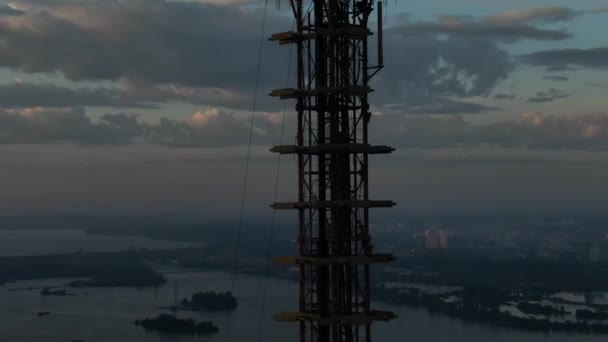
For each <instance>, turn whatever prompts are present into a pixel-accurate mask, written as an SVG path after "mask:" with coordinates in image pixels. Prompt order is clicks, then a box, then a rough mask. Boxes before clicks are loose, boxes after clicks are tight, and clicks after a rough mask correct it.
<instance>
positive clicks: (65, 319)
mask: <svg viewBox="0 0 608 342" xmlns="http://www.w3.org/2000/svg"><path fill="white" fill-rule="evenodd" d="M47 232H48V231H47ZM55 233H56V235H53V238H52V239H50V240H46V241H44V239H40V240H38V241H37V247H36V248H37V249H36V251H38V252H39V253H42V252H49V253H50V252H54V253H56V252H69V251H73V250H77V249H78V248H83V249H84V248H85V245H83V241H88V242H87V245H86V248H89V249H91V250H97V251H99V250H117V248H118V247H119V246H120V248H127V247H130V246H133V247H153V246H155V247H156V248H161V247H167V248H172V247H176V246H183V244H177V245H176V244H175V243H169V242H162V241H152V240H148V239H137V240H133V239H132V238H123V237H103V238H101V240H98V239H100V237H98V236H86V234H84V233H83V232H80V233H74V231H71V232H68V231H61V232H55ZM28 234H31V236H30V238H32V239H36V238H37V237H40V235H39V234H40V231H30V232H27V231H24V232H20V234H18V235H19V239H18V241H19V243H24V242H23V241H25V243H30V242H29V240H28V239H24V237H25V236H26V235H28ZM62 234H68V235H69V234H77V235H78V234H84V237H83V235H78V236H80V238H79V239H74V240H72V241H76V243H75V244H74V245H70V244H69V243H66V242H65V240H64V241H63V243H62V244H60V245H56V244H54V242H56V241H58V240H59V239H60V236H61V235H62ZM8 236H11V235H10V234H9V235H6V234H4V232H3V231H0V239H1V240H0V241H2V242H1V243H0V247H2V248H3V247H4V246H12V247H11V248H12V250H15V251H17V252H18V253H19V251H25V250H27V251H29V250H30V247H24V249H19V248H18V246H16V245H15V244H16V243H17V242H16V241H17V240H15V241H13V243H11V242H10V241H7V240H5V239H7V237H8ZM89 239H90V240H89ZM108 239H109V240H108ZM49 241H50V242H49ZM100 241H105V242H104V243H100ZM108 241H111V242H112V243H110V244H109V245H107V246H106V247H107V249H105V247H104V244H105V243H106V242H108ZM2 254H4V255H6V250H2ZM167 278H168V279H169V282H168V283H167V284H166V285H165V286H162V287H159V288H156V289H154V288H149V289H133V288H103V289H74V290H73V292H74V293H75V294H76V296H73V297H69V296H68V297H53V296H49V297H43V296H41V295H40V294H39V291H18V292H9V291H6V289H7V288H12V287H29V286H32V287H39V286H47V285H56V284H58V285H60V284H63V283H65V280H62V279H47V280H43V281H22V282H18V283H13V284H7V285H6V286H5V287H4V288H2V287H0V340H2V341H11V342H40V341H44V342H69V341H72V340H79V339H82V340H83V341H84V342H108V341H111V342H144V341H145V342H169V341H171V342H186V341H189V342H198V341H209V342H220V341H222V342H225V341H226V338H225V336H224V334H225V333H226V332H229V339H228V341H233V342H237V341H238V342H247V341H252V342H257V341H258V339H257V336H258V334H259V332H260V329H259V328H260V311H261V310H260V308H261V294H262V288H263V286H264V279H262V278H260V277H250V276H238V277H237V278H236V287H235V291H234V292H235V295H236V296H237V298H238V300H239V307H238V309H237V310H235V311H234V312H232V313H230V314H225V313H205V312H196V313H192V312H180V313H179V314H180V316H182V317H193V318H196V319H197V320H211V321H214V322H216V323H217V324H218V325H219V326H220V329H221V331H220V334H218V335H214V336H209V337H198V338H197V337H189V336H184V337H175V336H166V335H162V334H158V333H154V332H146V331H144V330H143V329H141V328H139V327H136V326H135V325H133V323H132V322H133V321H134V320H136V319H142V318H146V317H154V316H156V315H158V314H159V313H161V312H162V311H161V310H160V309H159V307H161V306H166V305H171V304H172V303H173V301H174V284H175V282H176V281H177V284H178V286H177V288H178V295H179V298H182V297H188V296H190V295H191V294H192V293H193V292H197V291H208V290H225V289H228V288H229V284H230V282H231V276H230V275H229V274H227V273H216V272H194V273H179V274H168V275H167ZM267 286H268V287H267V289H268V299H267V301H266V309H267V310H266V312H265V314H264V316H263V326H264V329H263V331H264V334H263V338H262V341H264V342H271V341H296V339H297V327H296V325H293V324H289V323H278V322H274V321H272V319H271V315H272V313H274V312H278V311H282V310H293V309H294V307H295V303H296V295H297V293H296V285H295V284H294V283H292V282H289V281H283V280H276V279H270V280H268V282H267ZM374 306H375V308H377V309H383V310H391V311H394V312H396V313H397V314H398V315H399V318H398V319H397V320H394V321H392V322H389V323H377V324H375V325H374V326H373V327H374V328H373V329H374V337H375V338H374V340H375V341H389V340H390V341H403V342H406V341H407V342H411V341H416V342H426V341H428V342H431V341H432V342H460V341H462V342H465V341H466V342H487V341H493V342H515V341H517V342H537V341H551V342H591V341H597V342H599V341H604V340H605V336H604V337H601V336H589V335H568V334H550V335H547V334H544V333H530V332H521V331H514V330H511V329H505V328H496V327H489V326H485V325H481V324H474V323H466V322H462V321H460V320H458V319H452V318H448V317H445V316H442V315H431V314H429V313H428V312H426V311H425V310H424V309H410V308H405V307H395V306H390V305H383V304H379V303H376V305H374ZM40 311H48V312H50V313H51V314H50V316H47V317H38V316H37V312H40ZM227 327H229V329H227Z"/></svg>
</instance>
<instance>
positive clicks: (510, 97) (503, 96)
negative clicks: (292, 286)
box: [492, 93, 516, 100]
mask: <svg viewBox="0 0 608 342" xmlns="http://www.w3.org/2000/svg"><path fill="white" fill-rule="evenodd" d="M492 98H493V99H494V100H515V98H516V96H515V94H504V93H498V94H495V95H494V96H492Z"/></svg>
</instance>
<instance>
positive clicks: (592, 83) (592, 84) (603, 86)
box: [586, 82, 608, 88]
mask: <svg viewBox="0 0 608 342" xmlns="http://www.w3.org/2000/svg"><path fill="white" fill-rule="evenodd" d="M586 85H587V86H588V87H593V88H608V83H597V82H591V83H587V84H586Z"/></svg>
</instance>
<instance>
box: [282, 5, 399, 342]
mask: <svg viewBox="0 0 608 342" xmlns="http://www.w3.org/2000/svg"><path fill="white" fill-rule="evenodd" d="M290 1H291V9H292V11H293V14H294V16H295V19H296V31H295V32H293V31H291V32H283V33H277V34H274V35H272V37H271V40H273V41H277V42H279V43H280V44H295V45H296V48H297V69H296V70H297V86H296V87H295V88H288V89H278V90H275V91H273V92H272V94H271V95H272V96H277V97H280V98H281V99H295V100H296V103H297V104H296V110H297V119H298V120H297V121H298V124H297V125H298V131H297V138H296V144H295V145H284V146H275V147H274V148H272V151H273V152H276V153H281V154H294V155H296V156H297V160H298V194H299V195H298V200H297V202H290V203H275V204H273V207H274V208H275V209H295V210H297V211H298V214H299V236H298V242H299V251H300V255H299V256H296V257H284V258H277V261H278V262H280V263H283V264H291V265H298V267H299V270H300V287H299V292H300V297H299V311H298V312H283V313H280V314H277V315H275V319H277V320H280V321H293V322H299V324H300V341H301V342H358V341H366V342H369V341H371V326H370V325H371V323H372V322H374V321H377V320H381V321H387V320H390V319H392V318H394V317H395V315H394V314H392V313H390V312H381V311H375V310H372V309H371V308H370V264H372V263H374V262H387V261H391V260H393V259H394V258H393V257H392V256H391V255H388V254H373V253H372V244H371V238H370V232H369V209H370V208H374V207H391V206H393V205H394V203H393V202H392V201H374V200H370V198H369V182H368V164H369V155H370V154H382V153H391V152H392V151H393V150H394V149H393V148H391V147H389V146H372V145H370V144H369V137H368V124H369V122H370V119H371V113H370V106H369V102H368V94H369V93H370V92H371V91H372V90H371V88H370V87H369V85H368V83H369V80H370V78H371V77H373V75H375V74H376V73H377V72H378V71H379V70H380V69H382V67H383V65H382V63H383V61H382V7H381V3H378V4H377V7H378V8H377V13H378V31H377V32H378V34H377V36H378V64H377V65H374V66H371V65H370V63H369V58H368V38H369V36H371V35H372V32H371V30H370V29H369V28H368V25H369V17H370V14H371V13H372V12H373V10H374V8H373V7H374V2H373V1H370V0H363V1H358V0H310V1H311V2H310V4H308V3H307V4H306V5H305V4H304V3H303V2H304V0H290ZM305 7H306V8H305Z"/></svg>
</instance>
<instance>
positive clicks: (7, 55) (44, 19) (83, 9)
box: [0, 0, 291, 89]
mask: <svg viewBox="0 0 608 342" xmlns="http://www.w3.org/2000/svg"><path fill="white" fill-rule="evenodd" d="M15 3H16V4H17V5H20V6H22V7H23V8H25V9H26V10H25V11H26V13H25V14H24V15H22V16H20V17H19V18H16V19H12V18H5V19H0V40H1V41H2V42H3V44H1V45H0V66H4V67H9V68H13V69H19V70H22V71H24V72H54V71H60V72H61V73H63V74H64V75H65V76H66V77H67V78H68V79H70V80H73V81H81V80H108V79H109V80H119V79H128V80H129V81H130V82H133V83H135V84H171V83H175V84H180V85H184V86H192V87H222V88H232V89H247V88H251V84H250V83H248V82H245V81H244V80H253V79H254V74H255V66H256V62H257V61H256V58H252V57H251V56H255V53H256V51H257V49H258V42H259V39H260V25H261V15H262V13H261V10H257V9H256V8H257V7H255V6H254V7H252V6H242V7H239V6H228V5H216V4H209V3H200V2H181V1H166V0H132V1H108V0H93V1H89V0H80V1H78V0H71V1H43V0H17V1H15ZM290 28H291V22H290V20H289V19H288V18H287V17H284V16H281V15H279V14H276V13H270V14H269V15H268V17H267V29H268V31H267V32H275V31H286V30H289V29H290ZM267 45H268V46H267V47H266V48H265V55H264V62H265V63H268V65H272V66H273V68H276V67H277V66H280V65H286V63H287V53H288V49H282V48H280V47H279V46H277V44H271V43H270V42H267ZM283 79H284V77H283V75H282V74H281V73H278V72H275V73H267V74H265V76H264V81H267V82H272V83H273V84H278V83H279V82H280V81H283Z"/></svg>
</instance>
